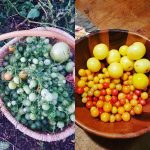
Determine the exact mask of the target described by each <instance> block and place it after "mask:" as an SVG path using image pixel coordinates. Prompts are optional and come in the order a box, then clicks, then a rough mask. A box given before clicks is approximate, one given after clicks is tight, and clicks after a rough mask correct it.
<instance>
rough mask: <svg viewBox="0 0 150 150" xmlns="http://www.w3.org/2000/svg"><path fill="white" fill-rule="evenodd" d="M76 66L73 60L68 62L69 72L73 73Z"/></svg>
mask: <svg viewBox="0 0 150 150" xmlns="http://www.w3.org/2000/svg"><path fill="white" fill-rule="evenodd" d="M74 66H75V63H74V62H73V61H71V62H68V63H67V64H66V68H65V69H66V71H67V72H69V73H71V72H73V69H74Z"/></svg>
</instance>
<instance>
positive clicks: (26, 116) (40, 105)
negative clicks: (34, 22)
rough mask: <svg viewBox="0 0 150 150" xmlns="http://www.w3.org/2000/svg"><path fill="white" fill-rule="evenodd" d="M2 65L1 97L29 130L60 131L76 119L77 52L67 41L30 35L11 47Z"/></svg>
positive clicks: (0, 79)
mask: <svg viewBox="0 0 150 150" xmlns="http://www.w3.org/2000/svg"><path fill="white" fill-rule="evenodd" d="M8 51H9V54H8V55H7V56H5V58H4V60H3V64H2V65H1V66H0V74H1V78H0V85H1V86H0V96H1V98H2V99H3V101H4V103H5V105H6V106H7V108H8V110H9V111H10V112H11V114H12V115H13V116H14V117H15V118H16V119H17V120H18V121H19V122H20V123H22V124H23V125H25V126H26V127H28V128H29V129H32V130H35V131H41V132H51V133H54V132H59V131H61V130H63V129H64V128H65V127H67V126H69V125H70V124H72V123H73V122H74V120H75V116H74V111H75V104H74V87H73V85H72V84H70V83H69V82H68V81H67V80H66V76H67V75H69V74H72V73H73V69H74V55H73V53H72V52H71V51H70V47H69V46H68V44H66V43H65V42H58V41H56V40H54V39H48V38H45V37H27V38H25V39H24V40H20V41H19V42H17V43H16V44H14V45H12V46H9V48H8Z"/></svg>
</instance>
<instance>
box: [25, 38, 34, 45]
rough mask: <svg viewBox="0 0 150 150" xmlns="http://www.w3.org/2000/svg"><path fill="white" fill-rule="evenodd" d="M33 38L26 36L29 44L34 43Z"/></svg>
mask: <svg viewBox="0 0 150 150" xmlns="http://www.w3.org/2000/svg"><path fill="white" fill-rule="evenodd" d="M33 40H34V39H33V38H32V37H27V38H26V42H27V43H29V44H30V43H32V42H33Z"/></svg>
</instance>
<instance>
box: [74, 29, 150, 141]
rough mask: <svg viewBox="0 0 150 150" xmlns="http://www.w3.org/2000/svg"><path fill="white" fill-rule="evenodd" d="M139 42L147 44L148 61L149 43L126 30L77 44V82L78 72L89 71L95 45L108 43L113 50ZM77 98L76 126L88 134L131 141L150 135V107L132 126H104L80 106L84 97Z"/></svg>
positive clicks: (89, 37)
mask: <svg viewBox="0 0 150 150" xmlns="http://www.w3.org/2000/svg"><path fill="white" fill-rule="evenodd" d="M137 41H140V42H142V43H144V44H145V46H146V48H147V52H146V55H145V57H146V58H148V59H150V40H148V39H147V38H146V37H144V36H141V35H139V34H136V33H133V32H129V31H126V30H105V31H96V32H95V33H91V34H89V35H87V36H86V37H84V38H82V39H80V40H78V41H76V57H75V63H76V68H75V69H76V71H75V73H76V82H77V80H78V79H79V76H78V70H79V69H80V68H86V61H87V59H88V58H89V57H92V56H93V48H94V46H95V45H96V44H99V43H105V44H107V45H108V46H109V48H110V49H113V48H114V49H119V47H120V46H122V45H124V44H126V45H131V44H132V43H134V42H137ZM75 96H76V123H77V125H79V126H80V127H82V128H83V129H85V130H86V131H88V132H90V133H93V134H96V135H98V136H103V137H107V138H132V137H136V136H139V135H142V134H144V133H146V132H148V131H150V103H149V102H148V104H147V105H145V106H144V108H143V113H142V115H140V116H136V117H132V118H131V120H130V121H129V122H123V121H121V122H115V123H104V122H102V121H100V120H99V119H95V118H92V117H91V115H90V112H89V110H88V109H86V108H85V106H84V104H83V103H82V102H81V96H79V95H78V94H75Z"/></svg>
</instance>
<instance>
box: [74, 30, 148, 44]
mask: <svg viewBox="0 0 150 150" xmlns="http://www.w3.org/2000/svg"><path fill="white" fill-rule="evenodd" d="M107 32H116V33H117V32H123V33H128V34H131V35H136V36H139V37H141V38H143V39H145V40H147V41H150V39H148V38H147V37H146V36H144V35H141V34H139V33H137V32H133V31H128V30H124V29H109V30H96V31H92V32H90V33H89V34H87V35H85V36H84V37H81V38H80V39H77V40H76V44H78V43H79V42H81V41H82V40H84V39H86V38H88V37H91V36H93V35H95V34H98V33H107Z"/></svg>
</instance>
